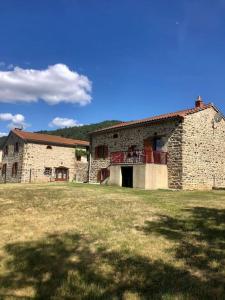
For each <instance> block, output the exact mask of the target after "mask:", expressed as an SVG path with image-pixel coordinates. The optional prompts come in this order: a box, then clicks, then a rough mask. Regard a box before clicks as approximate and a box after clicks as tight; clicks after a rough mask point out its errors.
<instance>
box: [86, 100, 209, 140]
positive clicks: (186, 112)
mask: <svg viewBox="0 0 225 300" xmlns="http://www.w3.org/2000/svg"><path fill="white" fill-rule="evenodd" d="M212 106H213V104H212V103H208V104H204V105H203V106H202V107H193V108H187V109H183V110H178V111H175V112H170V113H165V114H160V115H155V116H152V117H148V118H143V119H138V120H132V121H127V122H121V123H119V124H117V125H113V126H110V127H106V128H102V129H98V130H95V131H93V132H92V133H95V132H96V133H97V132H101V131H107V130H110V129H114V128H121V127H126V126H131V125H135V124H137V125H138V124H142V123H145V122H146V123H148V122H152V121H158V120H165V119H171V118H177V117H180V118H183V117H185V116H186V115H189V114H192V113H196V112H199V111H202V110H204V109H207V108H209V107H212ZM213 107H214V106H213ZM92 133H91V134H92Z"/></svg>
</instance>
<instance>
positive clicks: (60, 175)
mask: <svg viewBox="0 0 225 300" xmlns="http://www.w3.org/2000/svg"><path fill="white" fill-rule="evenodd" d="M88 148H89V142H86V141H81V140H75V139H67V138H63V137H58V136H53V135H47V134H38V133H31V132H25V131H21V130H19V129H14V130H12V131H11V132H10V133H9V135H8V138H7V140H6V142H5V144H4V148H3V152H2V166H1V174H0V182H49V181H72V180H76V181H81V182H87V180H88V177H87V174H88V161H87V155H86V154H87V153H86V152H87V150H88ZM85 153H86V154H85Z"/></svg>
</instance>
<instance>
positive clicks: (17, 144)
mask: <svg viewBox="0 0 225 300" xmlns="http://www.w3.org/2000/svg"><path fill="white" fill-rule="evenodd" d="M18 152H19V143H18V142H16V143H15V144H14V153H18Z"/></svg>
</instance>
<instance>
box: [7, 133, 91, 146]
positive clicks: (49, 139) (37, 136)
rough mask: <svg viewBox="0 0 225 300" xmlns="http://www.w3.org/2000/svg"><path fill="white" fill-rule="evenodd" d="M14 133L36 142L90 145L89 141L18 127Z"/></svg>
mask: <svg viewBox="0 0 225 300" xmlns="http://www.w3.org/2000/svg"><path fill="white" fill-rule="evenodd" d="M11 131H12V132H13V133H14V134H16V135H17V136H19V137H20V138H22V139H23V140H27V141H36V142H38V141H39V142H46V143H55V144H65V145H76V144H81V145H89V142H88V141H84V140H79V139H73V138H66V137H62V136H58V135H51V134H45V133H36V132H29V131H22V130H18V129H12V130H11Z"/></svg>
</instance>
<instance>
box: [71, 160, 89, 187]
mask: <svg viewBox="0 0 225 300" xmlns="http://www.w3.org/2000/svg"><path fill="white" fill-rule="evenodd" d="M74 180H75V181H76V182H88V162H87V161H86V162H84V161H76V162H75V177H74Z"/></svg>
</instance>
